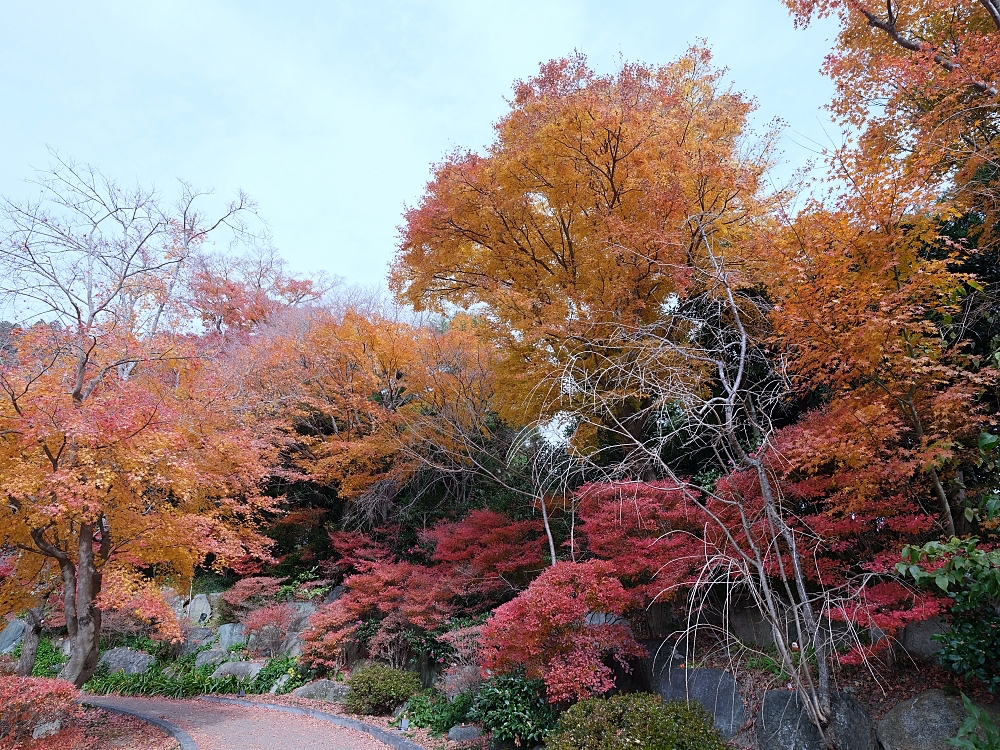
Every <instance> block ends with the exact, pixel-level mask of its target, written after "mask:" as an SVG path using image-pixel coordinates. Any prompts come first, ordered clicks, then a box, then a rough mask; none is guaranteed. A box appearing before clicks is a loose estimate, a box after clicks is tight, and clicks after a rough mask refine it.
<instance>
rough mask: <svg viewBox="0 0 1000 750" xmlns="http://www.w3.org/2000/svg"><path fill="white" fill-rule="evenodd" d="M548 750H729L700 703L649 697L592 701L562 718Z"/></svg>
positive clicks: (636, 695)
mask: <svg viewBox="0 0 1000 750" xmlns="http://www.w3.org/2000/svg"><path fill="white" fill-rule="evenodd" d="M545 746H546V747H547V748H549V750H635V748H643V750H726V743H725V742H724V741H723V739H722V737H721V736H720V735H719V733H718V731H716V729H715V727H714V726H713V724H712V717H711V716H710V715H709V713H708V712H707V711H706V710H705V709H704V708H702V707H701V706H700V705H699V704H697V703H673V702H671V703H665V702H664V701H663V699H662V698H660V697H659V696H656V695H649V694H647V693H630V694H627V695H616V696H614V697H613V698H589V699H587V700H584V701H580V702H579V703H577V704H576V705H575V706H573V707H571V708H570V709H569V710H568V711H566V713H564V714H563V715H562V716H561V717H560V719H559V723H558V724H557V725H556V728H555V730H553V731H552V732H551V733H550V734H549V735H548V736H547V737H546V738H545Z"/></svg>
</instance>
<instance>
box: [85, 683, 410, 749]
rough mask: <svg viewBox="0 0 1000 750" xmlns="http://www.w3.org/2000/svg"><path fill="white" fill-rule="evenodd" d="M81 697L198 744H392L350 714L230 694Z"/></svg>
mask: <svg viewBox="0 0 1000 750" xmlns="http://www.w3.org/2000/svg"><path fill="white" fill-rule="evenodd" d="M84 702H85V703H88V704H90V705H93V706H101V707H103V708H108V709H110V710H119V711H122V712H127V713H130V714H132V715H134V716H138V717H139V718H153V719H155V720H159V721H160V722H165V723H166V724H168V725H174V726H175V727H178V728H180V729H181V730H183V732H185V733H186V734H187V735H189V736H190V738H191V739H192V740H193V741H194V743H195V744H196V745H197V750H389V747H390V745H388V744H385V743H382V742H379V741H378V740H376V739H374V738H373V737H372V736H370V735H369V734H367V733H366V732H365V731H362V730H360V729H355V728H352V727H351V724H350V722H351V721H352V720H350V719H346V718H342V717H338V716H332V715H327V714H323V713H321V712H319V711H309V710H307V709H305V710H304V709H299V710H297V711H296V710H289V707H286V706H277V705H274V706H269V707H268V706H264V705H262V704H259V703H251V702H249V701H237V700H233V699H193V700H171V699H169V698H126V697H122V696H111V695H101V696H97V695H94V696H91V695H88V696H87V697H86V698H85V699H84ZM357 724H358V726H363V725H361V723H360V722H357ZM164 728H166V727H164ZM370 729H373V730H375V731H376V732H382V731H383V730H379V729H377V728H376V727H370ZM386 739H388V740H389V741H390V742H391V745H392V746H393V747H395V748H398V749H399V750H403V748H415V747H417V746H416V745H413V744H412V743H409V742H407V741H406V740H404V739H403V738H402V737H400V738H395V737H389V736H387V737H386ZM185 750H186V748H185Z"/></svg>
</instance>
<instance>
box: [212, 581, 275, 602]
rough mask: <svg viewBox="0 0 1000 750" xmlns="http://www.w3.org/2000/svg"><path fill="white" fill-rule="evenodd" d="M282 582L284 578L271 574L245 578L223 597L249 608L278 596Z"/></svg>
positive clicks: (227, 600)
mask: <svg viewBox="0 0 1000 750" xmlns="http://www.w3.org/2000/svg"><path fill="white" fill-rule="evenodd" d="M282 583H283V579H281V578H271V577H269V576H256V577H253V578H243V579H241V580H239V581H237V582H236V585H235V586H233V587H232V588H231V589H229V591H226V592H225V593H224V594H223V595H222V598H223V599H225V600H226V602H227V603H228V604H230V605H231V606H233V607H237V608H240V609H249V608H251V607H253V606H255V605H259V604H263V603H264V602H265V601H267V600H268V599H273V598H274V597H276V596H277V595H278V589H279V588H280V587H281V584H282Z"/></svg>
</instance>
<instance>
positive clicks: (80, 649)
mask: <svg viewBox="0 0 1000 750" xmlns="http://www.w3.org/2000/svg"><path fill="white" fill-rule="evenodd" d="M78 559H79V562H78V563H77V566H76V571H75V576H73V577H74V578H75V579H76V580H75V584H76V585H75V586H74V592H73V593H72V594H70V593H69V592H67V593H66V595H65V603H66V629H67V630H68V631H69V635H70V649H71V650H70V656H69V661H68V662H66V666H64V667H63V668H62V671H61V672H59V677H60V678H61V679H63V680H69V681H70V682H72V683H73V684H74V685H76V686H77V687H82V686H83V683H85V682H86V681H87V680H89V679H90V678H91V677H92V676H93V675H94V672H95V671H96V670H97V659H98V657H99V656H100V650H99V643H100V637H101V610H99V609H98V608H97V607H96V606H94V600H95V599H96V598H97V595H98V594H99V593H100V591H101V573H100V572H99V571H98V570H97V567H96V564H95V560H94V527H93V526H92V525H90V524H82V525H81V527H80V545H79V558H78ZM70 565H72V564H71V563H70ZM63 578H64V580H65V578H66V571H65V570H64V571H63ZM71 604H72V606H70V605H71Z"/></svg>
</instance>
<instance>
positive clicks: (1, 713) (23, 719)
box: [0, 677, 80, 745]
mask: <svg viewBox="0 0 1000 750" xmlns="http://www.w3.org/2000/svg"><path fill="white" fill-rule="evenodd" d="M79 697H80V693H79V691H78V690H77V689H76V688H75V687H73V685H72V684H71V683H69V682H67V681H66V680H52V679H47V678H42V677H0V742H12V743H14V744H15V745H16V744H17V743H18V742H20V741H22V740H24V739H26V738H28V737H30V736H31V733H32V731H33V730H34V728H35V727H36V726H38V725H39V724H46V723H48V722H53V721H65V720H66V719H68V718H71V717H75V716H77V715H78V714H79V707H78V706H77V703H76V700H77V699H78V698H79Z"/></svg>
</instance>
